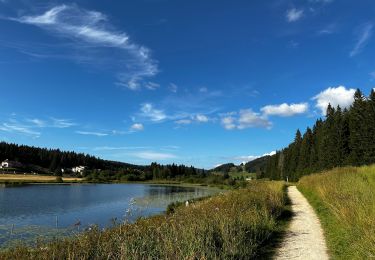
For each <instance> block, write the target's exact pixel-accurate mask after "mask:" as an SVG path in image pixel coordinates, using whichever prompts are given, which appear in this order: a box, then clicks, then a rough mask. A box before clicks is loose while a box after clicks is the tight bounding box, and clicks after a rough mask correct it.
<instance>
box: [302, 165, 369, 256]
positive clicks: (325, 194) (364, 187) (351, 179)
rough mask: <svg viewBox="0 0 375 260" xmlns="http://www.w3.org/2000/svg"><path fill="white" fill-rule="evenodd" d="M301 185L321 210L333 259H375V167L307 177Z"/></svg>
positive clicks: (348, 168) (311, 201)
mask: <svg viewBox="0 0 375 260" xmlns="http://www.w3.org/2000/svg"><path fill="white" fill-rule="evenodd" d="M298 188H299V189H300V190H301V191H302V192H303V193H304V195H305V196H306V197H307V199H308V200H309V201H310V203H311V204H312V205H313V207H314V208H315V210H316V211H317V213H318V215H319V217H320V219H321V222H322V225H323V228H324V230H325V235H326V239H327V244H328V247H329V250H330V253H331V256H332V258H333V259H369V258H375V166H374V165H373V166H364V167H359V168H355V167H345V168H336V169H333V170H331V171H328V172H323V173H321V174H315V175H311V176H306V177H303V178H302V179H301V180H300V181H299V183H298Z"/></svg>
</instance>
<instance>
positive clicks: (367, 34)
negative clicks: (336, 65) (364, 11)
mask: <svg viewBox="0 0 375 260" xmlns="http://www.w3.org/2000/svg"><path fill="white" fill-rule="evenodd" d="M372 29H373V24H372V23H366V24H363V25H361V26H360V28H359V31H358V39H357V41H356V44H355V45H354V48H353V50H352V51H351V52H350V53H349V56H350V57H354V56H356V55H357V54H359V53H360V52H361V51H362V50H363V48H364V47H365V46H366V45H367V43H368V41H369V40H370V38H371V36H372Z"/></svg>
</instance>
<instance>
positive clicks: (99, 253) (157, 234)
mask: <svg viewBox="0 0 375 260" xmlns="http://www.w3.org/2000/svg"><path fill="white" fill-rule="evenodd" d="M285 203H286V197H285V185H284V184H283V183H282V182H252V183H251V185H250V184H249V185H248V187H247V188H245V189H239V190H232V191H228V192H226V193H223V194H220V195H217V196H214V197H211V198H208V199H204V200H202V201H197V202H195V203H191V204H190V205H189V206H188V207H186V206H184V205H183V206H180V207H177V208H175V209H174V210H173V211H174V213H171V214H167V215H160V216H155V217H151V218H145V219H139V220H138V221H137V222H136V223H133V224H126V223H124V224H121V225H119V226H116V227H114V228H111V229H108V230H105V231H100V230H98V229H96V228H94V229H93V230H91V231H87V232H84V233H81V234H79V235H77V236H76V237H73V238H66V239H61V240H56V241H53V242H50V243H48V244H40V245H38V246H37V247H35V248H30V247H24V246H19V247H16V248H12V249H9V250H7V251H3V252H2V253H0V259H252V258H256V257H257V255H258V253H259V252H260V251H261V249H262V247H263V245H264V242H265V241H267V240H268V239H270V237H271V236H272V234H273V233H274V231H276V230H278V221H277V218H278V217H279V216H280V215H281V214H282V212H283V210H284V208H285Z"/></svg>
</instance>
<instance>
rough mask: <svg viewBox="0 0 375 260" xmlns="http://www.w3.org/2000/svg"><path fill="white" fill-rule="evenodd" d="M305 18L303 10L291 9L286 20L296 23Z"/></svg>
mask: <svg viewBox="0 0 375 260" xmlns="http://www.w3.org/2000/svg"><path fill="white" fill-rule="evenodd" d="M302 16H303V10H302V9H296V8H291V9H289V10H288V11H287V12H286V19H287V21H288V22H296V21H298V20H299V19H301V18H302Z"/></svg>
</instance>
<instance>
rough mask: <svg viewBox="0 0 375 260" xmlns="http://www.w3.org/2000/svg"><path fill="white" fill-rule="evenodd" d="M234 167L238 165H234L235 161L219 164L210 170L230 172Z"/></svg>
mask: <svg viewBox="0 0 375 260" xmlns="http://www.w3.org/2000/svg"><path fill="white" fill-rule="evenodd" d="M233 167H236V165H234V163H225V164H222V165H219V166H217V167H215V168H213V169H211V170H210V171H211V172H222V173H229V172H230V169H231V168H233Z"/></svg>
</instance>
